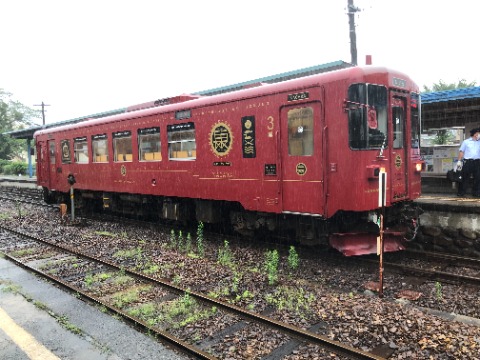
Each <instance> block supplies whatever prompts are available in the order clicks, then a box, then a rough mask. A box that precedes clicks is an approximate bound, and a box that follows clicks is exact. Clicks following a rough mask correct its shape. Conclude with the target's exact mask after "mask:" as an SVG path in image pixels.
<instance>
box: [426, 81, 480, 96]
mask: <svg viewBox="0 0 480 360" xmlns="http://www.w3.org/2000/svg"><path fill="white" fill-rule="evenodd" d="M476 85H477V82H476V81H472V82H470V83H468V82H467V80H465V79H462V80H459V81H458V83H451V84H447V83H445V82H444V81H443V80H440V81H439V82H438V83H436V84H433V85H432V87H431V88H430V87H428V86H426V85H423V92H424V93H428V92H434V91H444V90H453V89H463V88H468V87H474V86H476Z"/></svg>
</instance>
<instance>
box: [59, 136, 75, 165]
mask: <svg viewBox="0 0 480 360" xmlns="http://www.w3.org/2000/svg"><path fill="white" fill-rule="evenodd" d="M60 148H61V149H62V164H70V163H71V162H72V158H71V155H70V140H62V141H61V142H60Z"/></svg>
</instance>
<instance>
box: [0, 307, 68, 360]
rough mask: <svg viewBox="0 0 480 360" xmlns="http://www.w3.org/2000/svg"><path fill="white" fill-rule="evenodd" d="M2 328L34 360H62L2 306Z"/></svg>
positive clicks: (0, 310) (0, 323)
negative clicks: (14, 319)
mask: <svg viewBox="0 0 480 360" xmlns="http://www.w3.org/2000/svg"><path fill="white" fill-rule="evenodd" d="M0 329H1V330H3V331H4V332H5V334H7V336H8V337H10V339H12V341H13V342H14V343H15V344H17V346H18V347H19V348H20V349H21V350H22V351H23V352H24V353H25V354H26V355H27V356H28V357H29V358H30V359H32V360H60V358H59V357H57V356H55V355H54V354H53V353H51V352H50V351H49V350H48V349H47V348H46V347H45V346H43V345H42V344H40V343H39V342H38V341H37V340H36V339H35V338H34V337H33V336H32V335H30V334H29V333H28V332H27V331H25V330H24V329H23V328H22V327H20V326H18V325H17V324H16V323H15V321H13V319H12V318H11V317H10V316H8V314H7V313H6V312H5V311H4V310H3V309H2V308H0Z"/></svg>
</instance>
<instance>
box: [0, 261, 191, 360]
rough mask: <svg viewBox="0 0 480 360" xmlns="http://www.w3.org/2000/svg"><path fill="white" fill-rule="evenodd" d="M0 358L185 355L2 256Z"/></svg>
mask: <svg viewBox="0 0 480 360" xmlns="http://www.w3.org/2000/svg"><path fill="white" fill-rule="evenodd" d="M0 358H1V359H4V360H7V359H8V360H58V359H76V360H127V359H128V360H134V359H136V360H154V359H155V360H156V359H161V360H162V359H163V360H167V359H168V360H181V359H187V357H185V356H183V355H181V354H178V353H176V352H174V351H173V349H171V348H168V347H166V346H165V345H162V344H161V343H160V342H158V341H156V340H154V339H153V338H151V337H150V336H148V335H146V334H143V333H141V332H139V331H137V330H136V329H134V328H132V327H131V326H130V325H128V324H127V323H125V322H123V321H121V320H117V319H115V318H114V317H112V316H111V315H109V314H107V313H104V312H102V311H101V310H100V309H99V308H98V307H95V306H92V305H89V304H87V303H85V302H84V301H82V300H81V299H78V298H76V297H74V296H72V295H71V294H69V293H67V292H65V291H63V290H61V289H59V288H57V287H55V286H52V285H51V284H49V283H47V282H45V281H43V280H41V279H39V278H38V277H37V276H35V275H34V274H32V273H30V272H28V271H26V270H25V269H23V268H20V267H18V266H17V265H15V264H13V263H11V262H9V261H7V260H5V259H1V258H0Z"/></svg>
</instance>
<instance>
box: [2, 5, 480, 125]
mask: <svg viewBox="0 0 480 360" xmlns="http://www.w3.org/2000/svg"><path fill="white" fill-rule="evenodd" d="M347 3H348V1H347V0H298V1H292V0H289V1H286V0H242V1H236V0H230V1H225V0H224V1H222V0H183V1H182V0H177V1H170V0H168V1H161V0H156V1H155V0H151V1H149V0H135V1H133V0H130V1H122V0H116V1H113V0H83V1H65V0H58V1H53V0H41V1H39V0H2V2H1V14H2V16H1V21H0V34H1V37H0V38H1V42H0V46H1V48H2V51H1V54H0V88H3V89H4V90H5V91H8V92H10V93H13V98H14V100H18V101H20V102H22V103H23V104H25V105H27V106H31V107H33V105H36V104H40V103H41V102H42V101H43V102H44V103H45V104H48V105H50V106H48V107H46V110H47V111H46V122H47V123H53V122H57V121H63V120H69V119H73V118H76V117H80V116H86V115H90V114H95V113H99V112H103V111H109V110H114V109H118V108H123V107H126V106H129V105H134V104H138V103H143V102H147V101H152V100H156V99H161V98H165V97H170V96H175V95H179V94H183V93H191V92H197V91H201V90H207V89H212V88H216V87H221V86H226V85H230V84H234V83H238V82H243V81H248V80H253V79H257V78H261V77H265V76H269V75H274V74H278V73H282V72H286V71H292V70H297V69H301V68H305V67H310V66H315V65H319V64H324V63H328V62H332V61H337V60H343V61H346V62H350V60H351V55H350V37H349V23H348V16H347V14H346V7H347ZM354 3H355V5H356V6H358V7H359V8H360V9H361V11H360V12H358V13H357V14H356V16H355V22H356V36H357V49H358V63H359V65H362V64H364V63H365V56H366V55H367V54H370V55H372V57H373V63H374V65H381V66H387V67H389V68H393V69H397V70H400V71H403V72H405V73H407V74H408V75H410V76H411V77H412V78H413V79H414V81H416V82H417V84H418V85H419V86H420V87H421V88H423V85H427V86H431V85H432V84H434V83H438V82H439V80H443V81H445V82H447V83H450V82H457V81H459V80H461V79H465V80H467V81H468V82H472V81H476V82H477V85H479V86H480V71H479V69H478V68H479V63H480V60H479V57H478V54H479V48H480V47H479V45H478V43H479V36H478V35H479V30H478V29H479V28H480V25H479V22H478V16H479V14H480V1H472V0H456V1H453V2H450V3H448V2H442V1H438V0H402V1H392V0H354ZM38 109H40V107H38ZM39 123H41V120H39Z"/></svg>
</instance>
